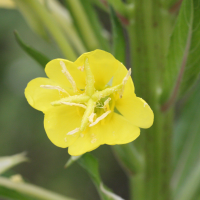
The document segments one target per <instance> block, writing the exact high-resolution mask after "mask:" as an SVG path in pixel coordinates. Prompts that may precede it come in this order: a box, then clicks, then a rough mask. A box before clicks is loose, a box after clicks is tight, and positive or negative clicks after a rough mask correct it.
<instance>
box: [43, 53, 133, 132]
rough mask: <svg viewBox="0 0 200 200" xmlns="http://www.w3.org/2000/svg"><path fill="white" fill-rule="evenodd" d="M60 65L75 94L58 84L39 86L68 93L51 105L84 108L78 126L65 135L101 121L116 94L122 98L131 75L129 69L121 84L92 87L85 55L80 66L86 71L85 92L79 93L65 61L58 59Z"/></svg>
mask: <svg viewBox="0 0 200 200" xmlns="http://www.w3.org/2000/svg"><path fill="white" fill-rule="evenodd" d="M60 65H61V68H62V73H63V74H64V75H65V76H66V78H67V79H68V81H69V82H70V83H71V85H72V88H73V91H74V93H75V94H76V95H73V96H70V95H69V94H68V93H67V92H66V91H65V90H64V89H62V88H60V87H59V86H50V85H41V86H40V87H42V88H46V89H56V90H58V91H59V92H60V91H61V92H65V93H67V94H68V97H65V98H61V99H60V100H59V101H54V102H52V103H51V104H52V105H53V106H58V105H69V106H78V107H82V108H84V109H85V112H84V114H83V117H82V121H81V124H80V127H77V128H76V129H74V130H72V131H70V132H68V133H67V135H73V134H75V133H77V132H80V133H83V131H84V130H85V129H86V128H87V127H92V126H94V125H96V124H97V123H99V122H100V121H103V120H104V119H105V118H106V117H107V116H108V115H109V114H110V113H111V112H113V111H114V107H115V101H116V96H117V95H119V98H122V95H123V92H124V88H125V84H126V82H127V81H128V78H129V77H130V75H131V69H129V71H128V73H127V75H126V77H125V78H124V79H123V81H122V83H121V84H119V85H116V86H113V87H107V88H106V89H104V90H102V91H97V90H96V89H95V87H94V82H95V80H94V76H93V74H92V71H91V69H90V65H89V59H88V58H87V57H86V58H85V61H84V66H81V69H82V71H85V72H86V87H85V92H84V93H83V94H80V90H78V88H77V87H76V83H75V81H74V79H73V77H72V76H71V74H70V73H69V71H68V70H67V67H66V66H65V63H64V62H63V61H60ZM78 92H79V93H78Z"/></svg>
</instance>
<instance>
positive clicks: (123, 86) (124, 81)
mask: <svg viewBox="0 0 200 200" xmlns="http://www.w3.org/2000/svg"><path fill="white" fill-rule="evenodd" d="M130 75H131V68H130V69H129V70H128V73H127V74H126V76H125V77H124V79H123V81H122V89H121V91H120V94H119V98H122V95H123V93H124V89H125V84H126V82H127V81H128V78H129V77H130Z"/></svg>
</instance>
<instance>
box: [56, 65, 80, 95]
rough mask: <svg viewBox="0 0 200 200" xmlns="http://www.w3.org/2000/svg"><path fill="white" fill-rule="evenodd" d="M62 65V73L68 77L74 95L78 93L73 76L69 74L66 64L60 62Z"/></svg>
mask: <svg viewBox="0 0 200 200" xmlns="http://www.w3.org/2000/svg"><path fill="white" fill-rule="evenodd" d="M60 65H61V67H62V73H63V74H64V75H65V76H66V77H67V79H68V81H69V82H70V83H71V85H72V87H73V91H74V93H75V92H77V88H76V83H75V81H74V79H73V77H72V76H71V74H70V73H69V72H68V70H67V68H66V66H65V63H64V62H63V61H60Z"/></svg>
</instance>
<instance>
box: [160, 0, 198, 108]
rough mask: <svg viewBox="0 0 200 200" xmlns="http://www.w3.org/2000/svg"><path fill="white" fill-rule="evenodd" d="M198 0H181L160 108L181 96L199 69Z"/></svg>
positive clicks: (191, 84)
mask: <svg viewBox="0 0 200 200" xmlns="http://www.w3.org/2000/svg"><path fill="white" fill-rule="evenodd" d="M199 8H200V0H184V1H183V3H182V6H181V9H180V12H179V16H178V19H177V23H176V26H175V29H174V32H173V34H172V37H171V42H170V46H169V52H168V57H167V64H166V71H165V77H164V78H165V79H164V90H163V94H162V102H164V101H165V102H166V103H165V105H164V107H163V110H166V109H167V108H168V107H170V106H171V105H172V104H173V103H174V102H175V100H176V97H177V96H178V95H179V97H182V96H183V95H184V94H185V93H186V92H187V91H188V90H189V89H191V87H192V86H193V85H194V83H195V82H196V81H197V79H198V77H199V73H200V64H199V63H200V56H199V54H200V42H199V37H200V22H199V18H200V12H199Z"/></svg>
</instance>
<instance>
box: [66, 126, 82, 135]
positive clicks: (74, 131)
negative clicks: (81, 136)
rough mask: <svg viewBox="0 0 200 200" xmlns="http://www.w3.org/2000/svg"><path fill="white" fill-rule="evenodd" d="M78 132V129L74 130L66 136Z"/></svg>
mask: <svg viewBox="0 0 200 200" xmlns="http://www.w3.org/2000/svg"><path fill="white" fill-rule="evenodd" d="M79 130H80V129H79V128H75V129H74V130H73V131H70V132H68V133H67V135H73V134H74V133H77V132H79Z"/></svg>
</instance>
